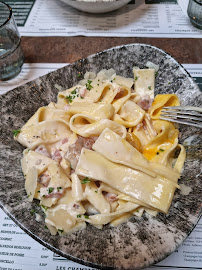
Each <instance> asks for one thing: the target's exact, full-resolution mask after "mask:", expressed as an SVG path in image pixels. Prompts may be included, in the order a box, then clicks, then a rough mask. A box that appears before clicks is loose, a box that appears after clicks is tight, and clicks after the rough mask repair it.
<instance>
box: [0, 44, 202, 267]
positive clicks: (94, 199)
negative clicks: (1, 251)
mask: <svg viewBox="0 0 202 270" xmlns="http://www.w3.org/2000/svg"><path fill="white" fill-rule="evenodd" d="M0 102H1V105H2V106H1V117H2V121H1V129H2V134H1V135H0V136H1V142H2V146H1V147H2V149H1V161H0V162H1V168H2V171H3V173H2V174H1V180H0V181H1V185H0V186H1V188H0V194H1V196H0V206H1V207H2V208H3V210H4V211H5V212H6V213H7V214H8V215H9V216H10V217H11V218H12V219H13V220H14V221H15V222H16V223H17V224H18V225H19V226H20V227H21V228H22V229H23V230H25V232H27V233H28V234H29V235H31V236H32V237H33V238H34V239H36V240H37V241H39V242H40V243H41V244H43V245H45V246H46V247H48V248H49V249H51V250H53V251H55V252H56V253H58V254H59V255H61V256H64V257H66V258H69V259H71V260H74V261H77V262H79V263H82V264H85V265H88V266H93V267H96V268H107V269H109V268H111V269H135V268H138V269H139V268H144V267H147V266H149V265H151V264H154V263H156V262H158V261H160V260H162V259H163V258H165V257H166V256H168V255H169V254H171V253H172V252H173V251H174V250H175V249H176V248H177V247H178V246H179V245H180V244H181V243H182V242H183V241H184V239H185V238H186V237H187V236H188V234H189V233H190V232H191V231H192V229H193V228H194V226H195V225H196V223H197V221H198V219H199V217H200V214H201V203H202V200H201V196H200V194H201V185H200V174H201V169H200V168H201V155H200V144H201V136H200V131H199V130H198V129H197V128H190V127H185V126H180V127H179V126H177V125H176V124H174V123H170V122H167V121H163V120H160V119H159V115H160V112H161V109H162V108H163V107H164V106H179V105H180V104H181V105H192V106H201V104H202V97H201V93H200V90H199V88H198V86H197V85H196V84H195V82H194V81H193V79H192V78H191V77H190V75H189V74H188V73H187V72H186V70H184V68H183V67H182V66H181V65H180V64H179V63H177V62H176V61H175V60H174V59H173V58H172V57H171V56H170V55H168V54H167V53H165V52H164V51H162V50H160V49H158V48H156V47H153V46H150V45H145V44H131V45H126V46H120V47H115V48H112V49H109V50H106V51H104V52H101V53H98V54H95V55H91V56H89V57H88V58H86V59H82V60H80V61H78V62H75V63H73V64H70V65H67V66H66V67H64V68H62V69H59V70H57V71H55V72H52V73H50V74H48V75H45V76H43V77H40V78H38V79H36V80H35V81H32V82H29V83H27V84H26V85H24V86H20V87H18V88H16V89H14V90H12V91H10V92H8V93H7V94H5V95H3V96H1V97H0ZM12 134H13V135H12Z"/></svg>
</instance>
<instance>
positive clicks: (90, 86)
mask: <svg viewBox="0 0 202 270" xmlns="http://www.w3.org/2000/svg"><path fill="white" fill-rule="evenodd" d="M91 83H92V81H90V80H88V81H87V83H86V89H87V90H88V91H90V90H91V89H92V88H93V86H92V85H91Z"/></svg>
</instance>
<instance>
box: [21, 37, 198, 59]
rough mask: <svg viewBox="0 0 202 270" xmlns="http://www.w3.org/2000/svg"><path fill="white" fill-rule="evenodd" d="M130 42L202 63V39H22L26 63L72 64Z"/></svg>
mask: <svg viewBox="0 0 202 270" xmlns="http://www.w3.org/2000/svg"><path fill="white" fill-rule="evenodd" d="M130 43H145V44H151V45H154V46H157V47H159V48H161V49H163V50H165V51H166V52H167V53H169V54H171V55H172V56H173V57H174V58H175V59H176V60H177V61H178V62H180V63H193V64H197V63H198V64H199V63H202V39H191V38H187V39H184V38H182V39H178V38H175V39H174V38H134V37H132V38H125V37H121V38H115V37H114V38H112V37H22V47H23V50H24V54H25V62H26V63H72V62H74V61H76V60H79V59H81V58H83V57H86V56H88V55H90V54H93V53H96V52H100V51H102V50H105V49H108V48H111V47H114V46H118V45H123V44H130Z"/></svg>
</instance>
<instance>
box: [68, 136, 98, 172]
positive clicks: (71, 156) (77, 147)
mask: <svg viewBox="0 0 202 270" xmlns="http://www.w3.org/2000/svg"><path fill="white" fill-rule="evenodd" d="M97 138H98V137H90V138H84V137H82V136H78V139H77V140H76V142H75V143H74V144H72V145H70V146H69V147H68V150H67V152H66V154H65V156H64V158H65V159H67V160H69V162H70V164H71V168H72V169H76V166H77V163H78V161H79V157H80V154H81V149H82V148H83V147H84V148H87V149H90V150H91V149H92V146H93V144H94V143H95V141H96V140H97Z"/></svg>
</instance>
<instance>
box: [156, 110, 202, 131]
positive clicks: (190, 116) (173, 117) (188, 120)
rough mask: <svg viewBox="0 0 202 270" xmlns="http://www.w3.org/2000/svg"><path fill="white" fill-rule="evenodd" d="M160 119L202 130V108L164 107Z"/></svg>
mask: <svg viewBox="0 0 202 270" xmlns="http://www.w3.org/2000/svg"><path fill="white" fill-rule="evenodd" d="M159 119H161V120H166V121H170V122H175V123H179V124H184V125H190V126H194V127H199V128H202V108H199V107H182V106H175V107H163V110H162V111H161V115H160V117H159Z"/></svg>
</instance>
